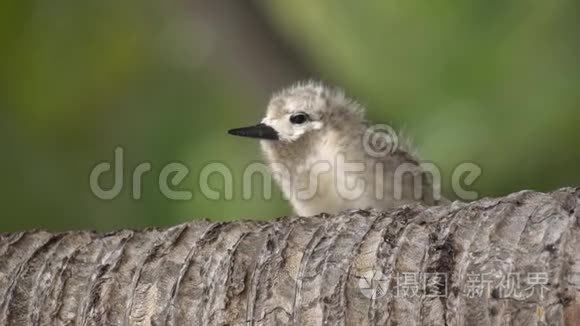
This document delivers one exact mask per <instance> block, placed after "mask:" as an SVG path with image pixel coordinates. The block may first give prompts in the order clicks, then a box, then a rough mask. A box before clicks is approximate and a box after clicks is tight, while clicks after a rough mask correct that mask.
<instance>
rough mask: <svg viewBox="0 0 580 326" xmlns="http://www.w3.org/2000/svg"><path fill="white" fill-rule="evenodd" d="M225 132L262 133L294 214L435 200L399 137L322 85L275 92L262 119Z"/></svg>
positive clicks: (302, 85)
mask: <svg viewBox="0 0 580 326" xmlns="http://www.w3.org/2000/svg"><path fill="white" fill-rule="evenodd" d="M229 133H230V134H233V135H237V136H244V137H253V138H259V139H261V146H262V150H263V152H264V156H265V159H266V162H267V164H268V166H269V168H270V170H271V172H272V174H273V176H274V179H275V180H276V181H277V183H278V184H279V186H280V187H281V189H282V191H283V193H284V195H285V197H286V198H288V199H289V200H290V202H291V203H292V206H293V207H294V210H295V212H296V213H297V214H298V215H301V216H310V215H315V214H318V213H322V212H327V213H336V212H339V211H342V210H346V209H357V208H376V209H386V208H391V207H396V206H400V205H403V204H409V203H414V202H418V201H419V202H422V203H423V204H426V205H433V204H437V202H438V199H439V198H438V197H439V196H438V189H439V188H438V187H435V188H434V187H433V181H432V176H431V174H429V173H426V172H425V171H424V170H423V168H422V167H421V164H420V163H419V160H418V158H417V157H416V156H415V155H414V154H413V152H412V151H411V150H410V148H409V145H408V144H407V143H405V142H403V141H402V139H400V137H399V135H397V134H396V133H394V132H392V129H390V128H389V127H388V126H385V125H374V126H373V125H372V124H370V123H369V122H367V121H366V120H365V118H364V109H363V107H362V106H361V105H359V104H358V103H356V102H355V101H352V100H350V99H349V98H347V97H346V96H345V94H344V93H343V92H342V91H341V90H339V89H334V88H329V87H326V86H324V85H323V84H321V83H317V82H307V83H299V84H297V85H295V86H293V87H290V88H288V89H285V90H283V91H281V92H280V93H278V94H275V95H274V96H273V97H272V99H271V100H270V103H269V105H268V109H267V112H266V117H265V118H264V119H263V120H262V123H260V124H258V125H256V126H251V127H245V128H238V129H233V130H230V131H229ZM434 189H435V191H434Z"/></svg>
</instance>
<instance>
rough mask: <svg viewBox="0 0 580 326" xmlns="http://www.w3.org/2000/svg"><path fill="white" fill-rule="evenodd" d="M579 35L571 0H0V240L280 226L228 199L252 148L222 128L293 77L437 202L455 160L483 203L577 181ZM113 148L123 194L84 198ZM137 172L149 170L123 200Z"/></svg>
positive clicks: (241, 119)
mask: <svg viewBox="0 0 580 326" xmlns="http://www.w3.org/2000/svg"><path fill="white" fill-rule="evenodd" d="M579 35H580V2H578V1H576V0H553V1H545V0H542V1H540V0H509V1H495V0H493V1H457V0H455V1H449V0H442V1H433V2H429V1H417V0H405V1H403V0H395V1H390V0H388V1H384V0H380V1H378V0H374V1H364V2H354V1H307V0H292V1H281V0H269V1H267V0H264V1H253V2H252V1H234V0H231V1H209V0H206V1H196V0H193V1H159V0H127V1H113V0H82V1H78V0H74V1H73V0H56V1H47V0H44V1H41V0H37V1H33V0H18V1H16V0H2V1H1V2H0V146H1V147H0V155H1V159H0V171H1V172H0V177H1V181H2V187H1V190H0V198H1V203H2V213H1V217H0V231H13V230H20V229H26V228H48V229H52V230H62V229H80V228H85V229H98V230H109V229H115V228H121V227H131V228H140V227H144V226H158V225H171V224H176V223H179V222H184V221H188V220H190V219H192V218H211V219H234V218H235V219H237V218H259V219H266V218H271V217H274V216H279V215H284V214H288V213H290V208H289V206H288V205H287V204H286V203H285V202H284V201H283V200H281V199H280V196H279V194H276V195H275V196H274V199H273V200H263V199H261V196H259V195H256V196H254V198H253V199H251V200H243V199H242V198H241V190H242V184H241V180H242V178H241V175H242V171H243V167H244V166H246V165H247V164H249V163H251V162H255V161H258V160H260V153H259V148H258V144H257V143H256V142H254V141H252V140H248V139H241V138H234V137H230V136H228V135H226V133H225V131H226V130H227V129H229V128H231V127H238V126H243V125H248V124H252V123H255V122H257V121H258V120H259V119H260V118H261V116H262V114H263V112H264V110H265V105H266V103H267V101H268V97H269V94H270V93H271V92H272V91H274V90H277V89H279V88H281V87H284V86H287V85H288V84H291V83H293V82H295V81H297V80H300V79H305V78H309V77H312V78H315V79H320V80H324V81H326V82H328V83H331V84H335V85H338V86H341V87H343V88H345V89H346V90H347V91H348V93H349V94H350V95H351V96H353V97H355V98H357V99H358V100H359V101H360V102H362V103H363V104H365V105H366V107H367V109H368V115H369V117H370V118H371V119H372V120H374V121H376V122H383V123H390V124H392V125H394V126H396V127H398V128H402V127H404V128H405V129H406V130H407V133H408V134H409V135H412V137H413V139H414V142H415V144H416V145H417V147H418V148H419V150H420V152H421V153H422V156H423V157H424V158H426V159H429V160H432V161H434V162H435V163H437V164H438V165H439V166H440V167H441V168H442V170H443V171H444V172H445V173H444V174H443V178H444V180H445V189H444V190H445V191H446V192H447V193H448V195H449V196H451V197H452V196H453V195H452V194H450V193H449V189H448V188H449V187H448V183H449V182H448V180H449V178H450V171H451V170H452V169H453V167H455V166H456V165H457V164H459V163H461V162H465V161H472V162H476V163H477V164H478V165H480V166H481V167H482V169H483V174H482V175H481V177H480V178H479V180H478V181H477V183H476V184H475V185H474V187H475V188H476V189H477V190H478V191H479V192H480V195H481V196H501V195H503V194H506V193H509V192H512V191H517V190H522V189H535V190H542V191H549V190H553V189H555V188H558V187H562V186H575V185H578V184H580V169H578V162H579V161H580V150H579V148H578V147H579V146H580V131H579V129H578V128H579V125H580V87H579V85H580V37H579ZM116 146H122V147H123V148H124V149H125V163H124V170H125V174H124V176H125V183H124V188H123V191H122V192H121V193H120V195H119V196H118V197H117V198H115V199H114V200H108V201H107V200H100V199H98V198H96V197H95V196H94V195H93V194H92V192H91V190H90V187H89V174H90V171H91V169H92V168H93V167H94V166H95V165H96V164H97V163H99V162H102V161H109V162H113V154H114V149H115V147H116ZM141 162H150V163H151V165H152V167H153V169H152V171H151V172H149V173H148V174H145V176H144V188H143V194H142V198H141V199H140V200H135V199H133V198H132V194H131V190H130V188H131V174H132V171H133V169H134V168H135V167H136V166H137V165H138V164H139V163H141ZM169 162H183V163H184V164H186V165H187V166H188V167H189V168H190V174H189V176H188V177H187V178H186V179H185V181H184V182H183V183H182V184H181V186H180V188H181V189H188V190H191V191H192V192H193V199H192V200H190V201H172V200H169V199H166V198H165V197H164V196H163V195H162V194H161V192H160V191H159V187H158V180H157V177H158V176H159V172H160V170H161V169H162V168H163V166H164V165H165V164H166V163H169ZM210 162H223V163H225V164H226V165H227V166H229V167H230V168H231V169H232V170H233V172H234V185H235V192H234V199H233V200H221V201H214V200H209V199H206V198H204V196H202V195H201V192H200V190H199V185H198V176H199V172H200V171H201V169H202V168H203V166H204V165H205V164H207V163H210ZM211 181H212V185H213V186H214V187H216V188H218V189H219V188H220V187H223V185H222V182H221V180H220V178H219V177H216V178H212V179H211ZM255 181H256V184H258V183H259V180H255ZM111 182H112V177H111V176H110V175H108V176H107V177H104V178H103V180H102V185H103V186H105V185H107V184H111ZM257 189H259V187H258V188H257Z"/></svg>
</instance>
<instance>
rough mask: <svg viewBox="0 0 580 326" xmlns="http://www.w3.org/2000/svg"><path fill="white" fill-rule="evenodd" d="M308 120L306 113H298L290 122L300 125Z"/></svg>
mask: <svg viewBox="0 0 580 326" xmlns="http://www.w3.org/2000/svg"><path fill="white" fill-rule="evenodd" d="M307 120H308V115H307V114H306V113H296V114H293V115H292V116H291V117H290V122H292V123H293V124H296V125H299V124H302V123H304V122H306V121H307Z"/></svg>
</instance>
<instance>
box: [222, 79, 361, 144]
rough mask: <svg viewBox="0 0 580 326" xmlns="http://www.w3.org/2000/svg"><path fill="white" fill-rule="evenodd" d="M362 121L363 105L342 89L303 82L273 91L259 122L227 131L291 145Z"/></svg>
mask: <svg viewBox="0 0 580 326" xmlns="http://www.w3.org/2000/svg"><path fill="white" fill-rule="evenodd" d="M362 121H363V109H362V107H361V106H360V105H358V104H357V103H356V102H354V101H352V100H350V99H348V98H346V97H345V95H344V93H343V92H342V91H341V90H339V89H334V88H329V87H326V86H324V85H323V84H322V83H318V82H306V83H299V84H297V85H295V86H292V87H290V88H287V89H285V90H283V91H281V92H279V93H277V94H275V95H274V96H273V97H272V99H271V100H270V103H269V104H268V109H267V112H266V116H265V117H264V119H262V122H261V123H259V124H257V125H255V126H251V127H244V128H237V129H232V130H230V131H229V133H230V134H232V135H237V136H244V137H252V138H259V139H263V140H266V141H273V142H277V143H279V144H281V145H284V144H286V145H290V144H293V143H298V142H299V141H300V140H302V139H304V138H307V137H308V136H309V135H313V134H319V135H322V134H324V133H326V132H328V131H330V130H334V131H337V130H343V129H344V130H346V129H348V127H349V126H351V125H352V124H361V123H362Z"/></svg>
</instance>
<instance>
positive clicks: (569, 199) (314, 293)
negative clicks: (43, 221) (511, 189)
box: [0, 188, 580, 325]
mask: <svg viewBox="0 0 580 326" xmlns="http://www.w3.org/2000/svg"><path fill="white" fill-rule="evenodd" d="M579 203H580V190H578V189H570V188H567V189H562V190H559V191H556V192H553V193H550V194H543V193H535V192H519V193H516V194H512V195H509V196H507V197H504V198H498V199H483V200H480V201H477V202H474V203H471V204H464V203H457V202H456V203H453V204H451V205H448V206H440V207H421V206H417V207H402V208H399V209H394V210H390V211H386V212H378V211H352V212H347V213H344V214H339V215H336V216H324V215H323V216H318V217H311V218H291V217H283V218H279V219H276V220H273V221H270V222H254V221H243V222H230V223H223V222H210V221H195V222H192V223H189V224H183V225H178V226H175V227H172V228H169V229H148V230H143V231H132V230H122V231H116V232H111V233H106V234H100V233H95V232H84V231H80V232H78V231H75V232H66V233H48V232H44V231H29V232H21V233H8V234H2V235H0V324H1V325H205V324H211V325H244V324H246V325H275V324H301V325H322V324H327V325H447V324H449V325H508V324H509V325H538V324H550V325H576V324H579V323H580V222H579V219H578V217H579V216H580V210H579V209H578V208H579Z"/></svg>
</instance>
